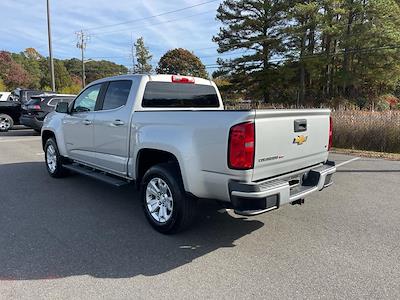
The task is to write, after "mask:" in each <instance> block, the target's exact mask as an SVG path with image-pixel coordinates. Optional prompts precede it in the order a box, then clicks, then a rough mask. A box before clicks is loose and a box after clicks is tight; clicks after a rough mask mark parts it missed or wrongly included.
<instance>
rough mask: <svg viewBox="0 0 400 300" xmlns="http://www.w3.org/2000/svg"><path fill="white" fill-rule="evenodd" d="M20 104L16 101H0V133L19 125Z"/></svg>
mask: <svg viewBox="0 0 400 300" xmlns="http://www.w3.org/2000/svg"><path fill="white" fill-rule="evenodd" d="M20 115H21V103H19V102H18V101H0V132H1V131H7V130H9V129H11V128H12V127H13V126H14V124H19V117H20Z"/></svg>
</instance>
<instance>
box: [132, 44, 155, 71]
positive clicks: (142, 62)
mask: <svg viewBox="0 0 400 300" xmlns="http://www.w3.org/2000/svg"><path fill="white" fill-rule="evenodd" d="M134 47H135V51H136V64H135V66H134V72H135V73H140V74H149V73H151V72H152V71H153V67H152V65H151V63H150V61H151V59H152V57H153V56H152V55H151V54H150V52H149V49H148V48H147V47H146V46H145V45H144V39H143V37H140V38H138V39H137V40H136V42H135V43H134Z"/></svg>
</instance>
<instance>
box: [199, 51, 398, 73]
mask: <svg viewBox="0 0 400 300" xmlns="http://www.w3.org/2000/svg"><path fill="white" fill-rule="evenodd" d="M395 49H400V45H388V46H380V47H366V48H358V49H357V48H353V49H348V50H342V51H338V52H336V53H331V54H330V55H329V56H328V57H327V58H328V59H329V58H332V57H333V56H338V55H343V54H345V53H365V52H371V51H379V50H395ZM320 56H324V57H326V53H316V54H312V55H306V56H303V57H301V58H300V57H297V60H300V59H301V60H303V59H312V58H316V57H320ZM291 60H293V58H290V57H285V58H276V59H271V60H269V61H268V62H269V63H273V62H286V61H291ZM242 65H245V66H250V67H251V66H256V65H257V63H256V62H244V63H242ZM205 67H206V68H207V69H215V68H221V67H223V66H222V65H220V64H209V65H205Z"/></svg>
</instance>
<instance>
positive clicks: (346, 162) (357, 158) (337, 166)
mask: <svg viewBox="0 0 400 300" xmlns="http://www.w3.org/2000/svg"><path fill="white" fill-rule="evenodd" d="M360 158H361V157H355V158H353V159H350V160H348V161H344V162H342V163H340V164H337V165H336V168H339V167H341V166H344V165H347V164H349V163H351V162H353V161H356V160H359V159H360Z"/></svg>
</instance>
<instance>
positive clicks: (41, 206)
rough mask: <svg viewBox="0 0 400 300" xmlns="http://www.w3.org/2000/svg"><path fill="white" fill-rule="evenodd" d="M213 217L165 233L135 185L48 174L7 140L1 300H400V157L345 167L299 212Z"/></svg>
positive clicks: (1, 194) (2, 173)
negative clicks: (149, 216) (148, 215)
mask: <svg viewBox="0 0 400 300" xmlns="http://www.w3.org/2000/svg"><path fill="white" fill-rule="evenodd" d="M331 156H332V157H331V158H332V159H333V160H335V161H337V162H343V161H347V160H349V159H351V158H352V157H350V156H344V155H335V154H332V155H331ZM217 210H218V207H217V206H216V205H215V204H214V203H213V202H208V201H207V202H202V203H201V204H200V206H199V216H198V218H197V221H196V222H195V224H194V226H193V227H192V228H191V229H190V230H189V231H186V232H184V233H181V234H178V235H174V236H164V235H161V234H159V233H157V232H155V231H154V230H152V229H151V228H150V226H149V225H148V224H147V222H146V220H145V217H144V215H143V214H142V211H141V207H140V203H139V201H138V194H137V192H136V191H135V190H134V188H133V187H131V186H128V187H123V188H120V189H117V188H114V187H111V186H107V185H104V184H101V183H98V182H96V181H94V180H92V179H89V178H86V177H82V176H78V175H74V176H70V177H68V178H65V179H52V178H50V177H49V176H48V175H47V173H46V169H45V166H44V163H43V154H42V149H41V146H40V137H39V136H37V135H35V134H34V132H33V131H30V130H25V129H19V130H14V131H10V132H8V133H2V134H0V298H1V299H39V298H40V299H43V298H50V299H64V298H66V299H82V298H85V299H91V298H104V299H140V298H150V297H152V298H157V299H158V298H167V299H168V298H220V299H221V298H233V297H234V298H238V299H240V298H264V299H321V298H322V299H400V162H393V161H385V160H377V159H366V158H362V159H360V160H357V161H354V162H352V163H351V164H348V165H345V166H343V167H341V168H340V169H339V172H338V173H337V174H336V175H335V184H334V185H333V186H332V187H330V188H329V189H327V190H324V191H322V192H321V193H317V194H314V195H312V196H310V197H308V198H307V199H306V203H305V205H303V206H285V207H282V208H281V209H279V210H276V211H274V212H271V213H269V214H264V215H261V216H257V217H253V218H244V217H239V216H235V215H234V214H232V213H231V212H218V211H217Z"/></svg>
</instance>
